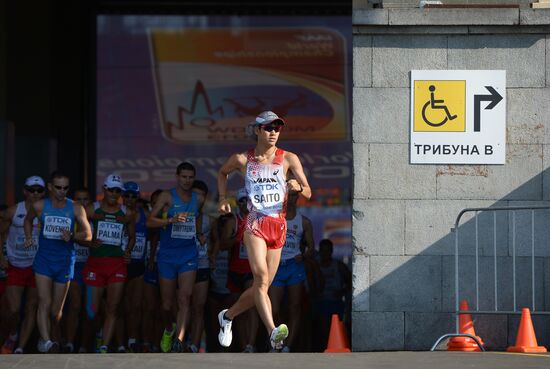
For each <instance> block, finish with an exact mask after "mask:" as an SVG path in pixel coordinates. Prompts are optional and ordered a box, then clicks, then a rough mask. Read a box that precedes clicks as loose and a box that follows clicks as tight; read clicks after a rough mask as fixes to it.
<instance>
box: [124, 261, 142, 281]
mask: <svg viewBox="0 0 550 369" xmlns="http://www.w3.org/2000/svg"><path fill="white" fill-rule="evenodd" d="M143 273H145V264H144V263H143V261H136V262H131V263H130V264H128V280H130V279H134V278H137V277H141V276H142V275H143Z"/></svg>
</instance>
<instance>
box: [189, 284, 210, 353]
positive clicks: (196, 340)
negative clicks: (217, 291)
mask: <svg viewBox="0 0 550 369" xmlns="http://www.w3.org/2000/svg"><path fill="white" fill-rule="evenodd" d="M192 296H193V297H192V299H191V303H192V305H191V310H192V311H191V316H192V317H193V320H192V324H191V343H192V344H193V345H195V346H196V347H197V348H198V347H199V346H200V343H201V335H202V331H203V329H204V308H205V305H206V298H207V297H208V280H206V281H203V282H198V283H195V285H194V286H193V294H192Z"/></svg>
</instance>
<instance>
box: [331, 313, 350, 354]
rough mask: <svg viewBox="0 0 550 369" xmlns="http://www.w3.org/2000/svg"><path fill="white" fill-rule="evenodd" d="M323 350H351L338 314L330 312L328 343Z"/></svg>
mask: <svg viewBox="0 0 550 369" xmlns="http://www.w3.org/2000/svg"><path fill="white" fill-rule="evenodd" d="M325 352H351V350H350V349H349V343H348V338H347V336H346V329H345V328H344V324H343V323H341V322H340V319H339V318H338V314H332V322H331V323H330V333H329V336H328V345H327V349H326V350H325Z"/></svg>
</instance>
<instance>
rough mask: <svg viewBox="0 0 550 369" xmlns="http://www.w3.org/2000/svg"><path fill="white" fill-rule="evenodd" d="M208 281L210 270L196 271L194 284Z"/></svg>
mask: <svg viewBox="0 0 550 369" xmlns="http://www.w3.org/2000/svg"><path fill="white" fill-rule="evenodd" d="M209 280H210V268H202V269H197V276H196V277H195V283H200V282H206V281H209Z"/></svg>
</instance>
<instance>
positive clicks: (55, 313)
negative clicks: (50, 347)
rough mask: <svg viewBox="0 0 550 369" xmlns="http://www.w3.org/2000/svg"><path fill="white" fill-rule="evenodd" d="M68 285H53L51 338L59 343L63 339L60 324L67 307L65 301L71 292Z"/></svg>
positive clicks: (67, 283)
mask: <svg viewBox="0 0 550 369" xmlns="http://www.w3.org/2000/svg"><path fill="white" fill-rule="evenodd" d="M70 283H71V282H66V283H58V282H54V283H53V296H52V305H51V319H52V326H51V336H52V341H56V342H59V340H60V339H61V330H60V326H59V323H60V322H61V317H62V316H63V306H64V305H65V300H66V298H67V293H68V292H69V284H70Z"/></svg>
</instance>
